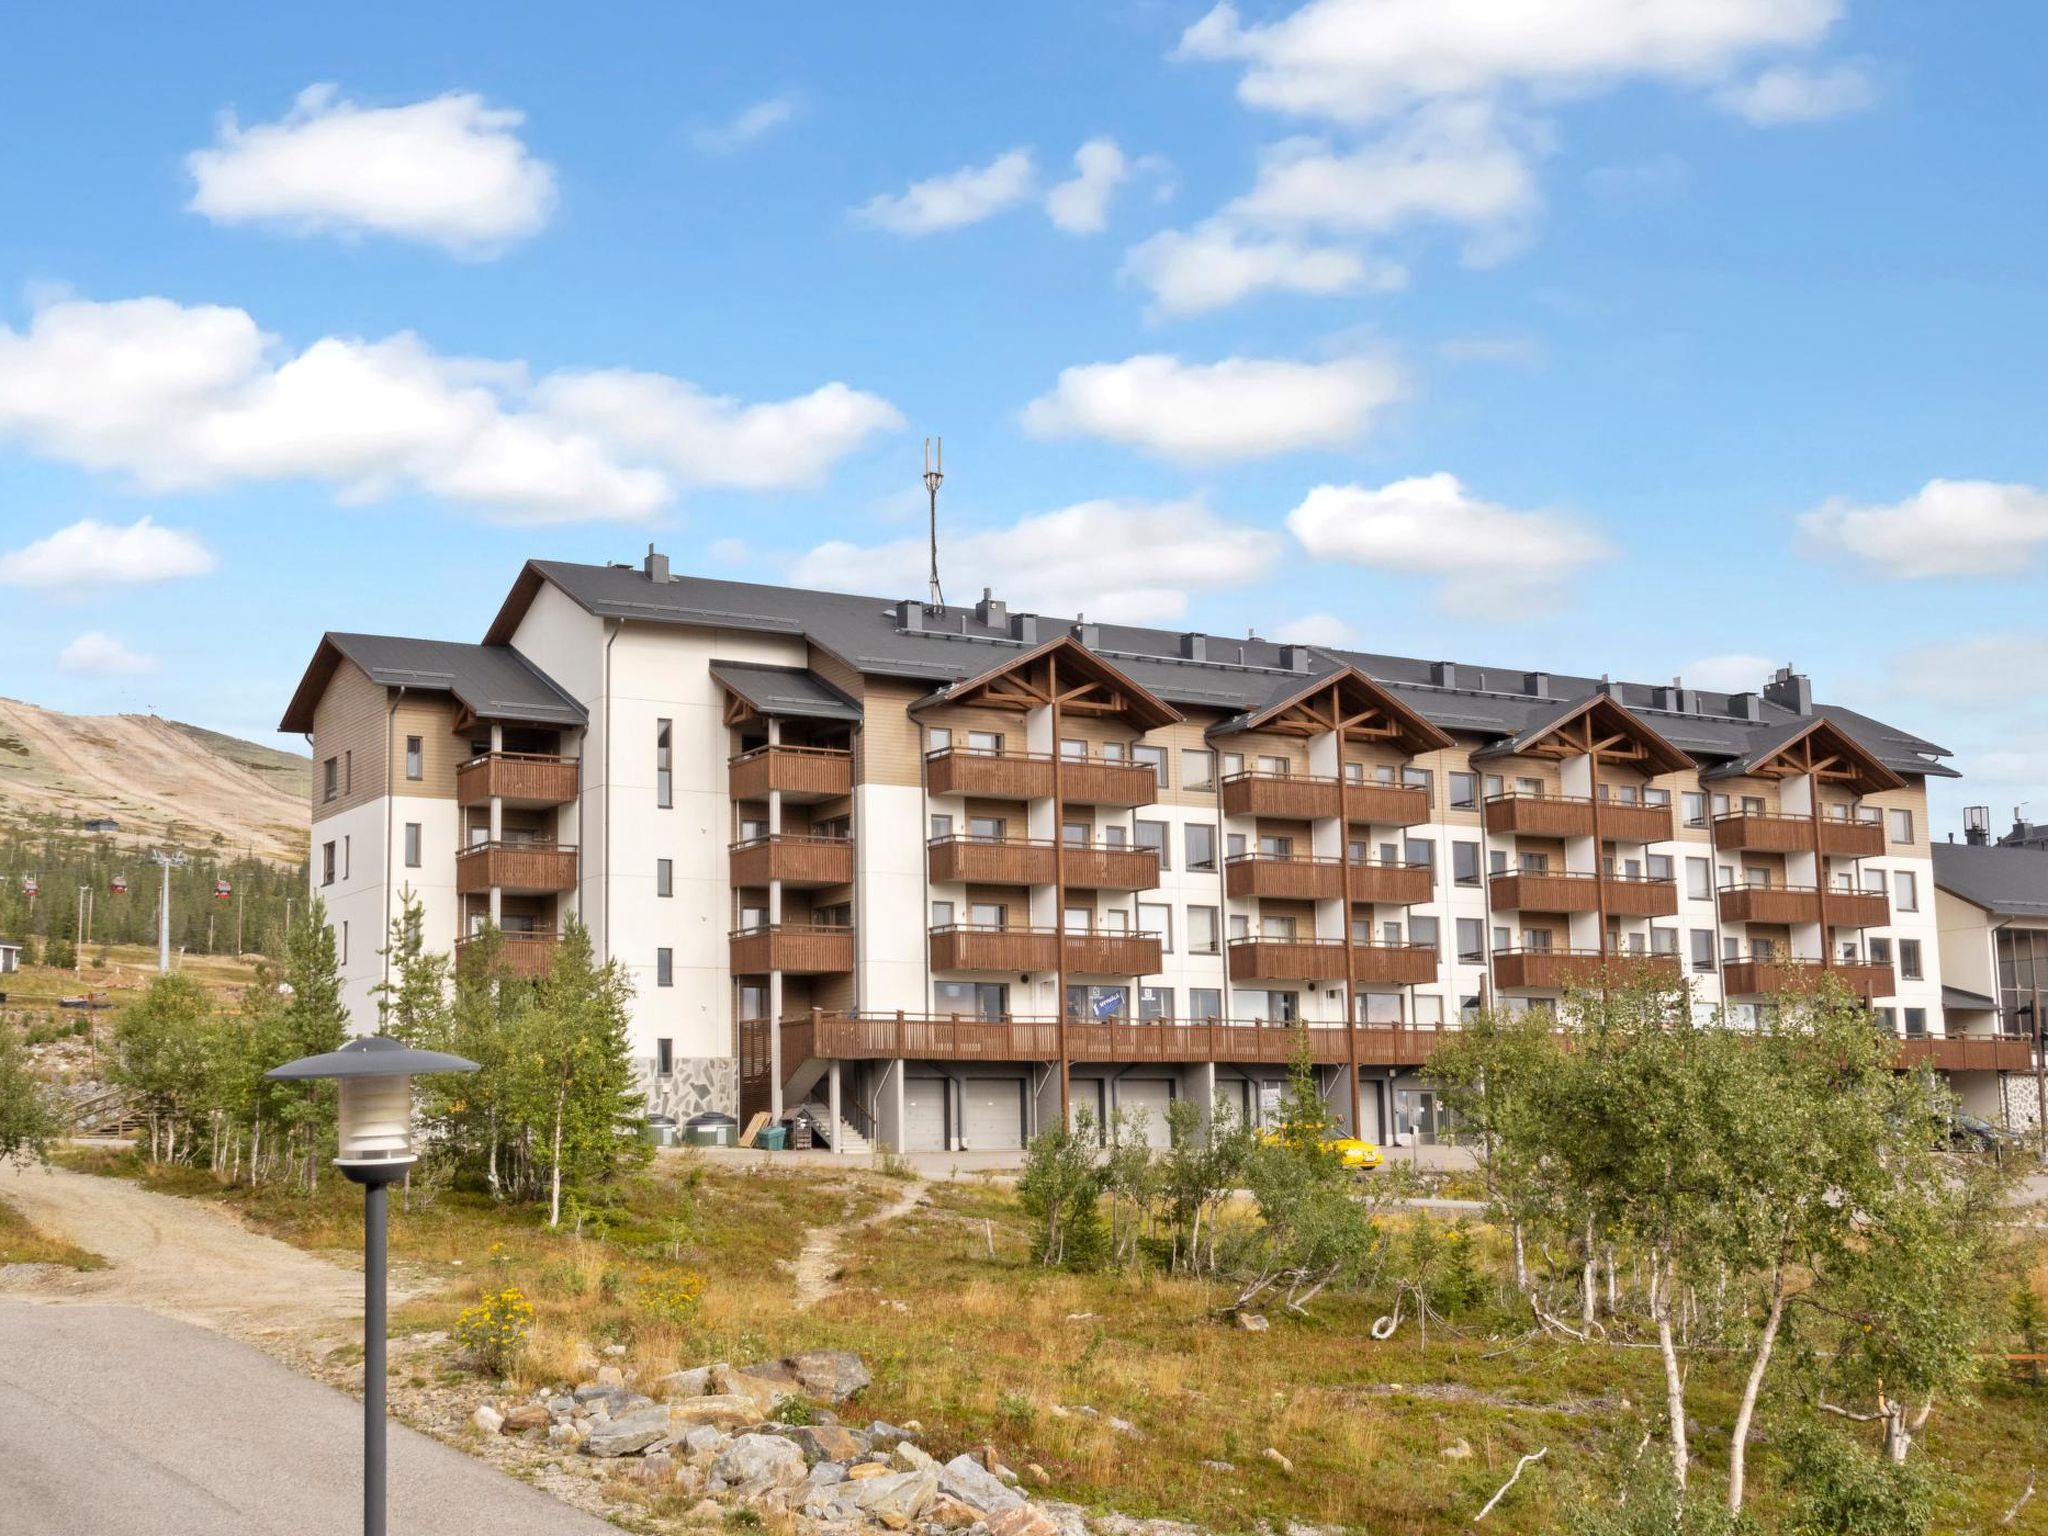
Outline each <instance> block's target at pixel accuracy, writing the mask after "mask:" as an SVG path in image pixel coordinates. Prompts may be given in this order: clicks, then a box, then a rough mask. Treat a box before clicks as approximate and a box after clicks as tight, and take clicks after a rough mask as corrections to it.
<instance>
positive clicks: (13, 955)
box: [0, 939, 21, 976]
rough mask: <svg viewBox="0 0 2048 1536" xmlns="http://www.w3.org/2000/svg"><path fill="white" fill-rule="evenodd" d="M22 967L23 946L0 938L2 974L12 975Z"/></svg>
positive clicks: (0, 971)
mask: <svg viewBox="0 0 2048 1536" xmlns="http://www.w3.org/2000/svg"><path fill="white" fill-rule="evenodd" d="M20 969H21V946H20V945H19V944H10V943H9V942H8V941H7V940H5V939H0V976H11V975H13V974H14V973H15V972H16V971H18V970H20Z"/></svg>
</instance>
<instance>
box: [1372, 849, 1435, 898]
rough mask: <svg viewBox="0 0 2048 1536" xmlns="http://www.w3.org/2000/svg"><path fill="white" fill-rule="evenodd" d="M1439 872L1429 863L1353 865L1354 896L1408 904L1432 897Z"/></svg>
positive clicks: (1374, 862) (1375, 861)
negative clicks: (1431, 893)
mask: <svg viewBox="0 0 2048 1536" xmlns="http://www.w3.org/2000/svg"><path fill="white" fill-rule="evenodd" d="M1435 882H1436V871H1435V869H1434V868H1432V867H1431V866H1430V865H1428V864H1382V863H1380V862H1378V861H1377V860H1373V861H1370V862H1356V861H1354V862H1353V864H1352V865H1351V899H1352V900H1353V901H1361V902H1378V903H1384V904H1386V905H1388V906H1396V907H1409V906H1414V905H1415V904H1416V903H1417V902H1423V901H1427V900H1429V897H1430V892H1431V890H1432V889H1433V888H1434V886H1435Z"/></svg>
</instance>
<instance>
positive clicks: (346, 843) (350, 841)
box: [341, 837, 356, 880]
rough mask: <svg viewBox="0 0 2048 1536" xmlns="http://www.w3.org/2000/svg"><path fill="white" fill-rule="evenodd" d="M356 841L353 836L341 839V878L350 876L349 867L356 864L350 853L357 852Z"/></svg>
mask: <svg viewBox="0 0 2048 1536" xmlns="http://www.w3.org/2000/svg"><path fill="white" fill-rule="evenodd" d="M355 841H356V840H355V839H354V838H353V837H344V838H343V839H342V840H341V878H342V879H344V880H346V879H347V878H348V872H349V869H350V868H351V866H352V865H353V864H354V860H353V859H352V858H351V857H350V855H352V854H353V853H354V852H355Z"/></svg>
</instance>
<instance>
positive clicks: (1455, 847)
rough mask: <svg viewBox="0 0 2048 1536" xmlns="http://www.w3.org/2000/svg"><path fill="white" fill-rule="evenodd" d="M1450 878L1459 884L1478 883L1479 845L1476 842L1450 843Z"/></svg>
mask: <svg viewBox="0 0 2048 1536" xmlns="http://www.w3.org/2000/svg"><path fill="white" fill-rule="evenodd" d="M1451 879H1452V880H1454V881H1455V882H1456V883H1458V884H1459V885H1477V884H1478V883H1479V845H1478V844H1477V843H1452V844H1451Z"/></svg>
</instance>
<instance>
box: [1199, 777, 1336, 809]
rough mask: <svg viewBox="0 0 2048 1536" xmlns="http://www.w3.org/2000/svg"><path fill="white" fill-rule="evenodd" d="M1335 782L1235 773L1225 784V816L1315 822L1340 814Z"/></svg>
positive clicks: (1320, 779) (1334, 780)
mask: <svg viewBox="0 0 2048 1536" xmlns="http://www.w3.org/2000/svg"><path fill="white" fill-rule="evenodd" d="M1341 789H1342V785H1341V784H1340V783H1339V782H1338V781H1337V780H1336V779H1322V778H1311V777H1308V776H1306V775H1302V774H1287V773H1256V772H1254V773H1233V774H1229V775H1227V776H1226V777H1225V778H1224V780H1223V814H1224V815H1226V816H1264V817H1268V818H1270V819H1272V820H1274V821H1315V820H1318V819H1321V818H1325V817H1334V816H1336V815H1337V814H1338V810H1339V807H1340V806H1341V804H1342V801H1341V799H1340V797H1339V792H1340V790H1341Z"/></svg>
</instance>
